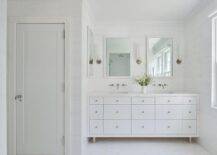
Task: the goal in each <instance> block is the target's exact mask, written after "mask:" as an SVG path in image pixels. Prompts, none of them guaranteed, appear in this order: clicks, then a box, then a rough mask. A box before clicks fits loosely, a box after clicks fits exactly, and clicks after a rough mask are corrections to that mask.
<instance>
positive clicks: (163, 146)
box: [86, 139, 210, 155]
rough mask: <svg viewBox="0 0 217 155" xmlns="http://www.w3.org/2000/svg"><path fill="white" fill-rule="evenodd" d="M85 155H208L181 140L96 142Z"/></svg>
mask: <svg viewBox="0 0 217 155" xmlns="http://www.w3.org/2000/svg"><path fill="white" fill-rule="evenodd" d="M86 151H87V153H86V155H210V154H209V153H208V152H207V151H206V150H205V149H204V148H203V147H201V146H200V145H199V144H197V143H191V144H190V143H188V141H187V140H183V139H181V140H180V139H146V140H144V139H138V140H129V139H128V140H126V139H125V140H123V139H121V140H114V139H112V140H111V139H110V140H98V141H97V142H96V143H89V144H88V146H87V150H86Z"/></svg>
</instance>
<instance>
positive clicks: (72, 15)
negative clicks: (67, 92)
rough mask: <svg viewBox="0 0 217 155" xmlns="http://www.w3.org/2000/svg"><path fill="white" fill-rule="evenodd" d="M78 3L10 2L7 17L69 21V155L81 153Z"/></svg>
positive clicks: (78, 0)
mask: <svg viewBox="0 0 217 155" xmlns="http://www.w3.org/2000/svg"><path fill="white" fill-rule="evenodd" d="M81 3H82V1H80V0H61V1H59V0H57V1H56V0H52V1H49V0H48V1H47V0H46V1H44V0H37V1H35V0H29V1H25V0H24V1H23V0H19V1H18V0H9V3H8V17H15V16H16V17H50V18H53V17H67V18H69V19H70V20H71V23H70V24H71V27H70V30H71V32H70V34H71V36H70V41H71V42H70V53H71V60H72V63H71V66H70V67H71V75H70V76H71V81H72V82H71V83H72V85H71V90H72V94H71V109H70V110H71V117H70V119H71V135H70V139H71V145H70V150H71V154H72V155H74V154H77V155H79V154H80V151H81V145H80V144H81V143H80V142H81V112H80V111H81V7H82V6H81ZM9 39H12V38H9ZM9 150H10V149H9ZM70 150H68V151H70ZM10 151H11V150H10Z"/></svg>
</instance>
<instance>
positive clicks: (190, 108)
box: [182, 105, 197, 119]
mask: <svg viewBox="0 0 217 155" xmlns="http://www.w3.org/2000/svg"><path fill="white" fill-rule="evenodd" d="M196 111H197V108H196V105H183V111H182V118H183V119H196V118H197V116H196V115H197V114H196V113H197V112H196Z"/></svg>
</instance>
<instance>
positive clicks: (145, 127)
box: [132, 120, 155, 135]
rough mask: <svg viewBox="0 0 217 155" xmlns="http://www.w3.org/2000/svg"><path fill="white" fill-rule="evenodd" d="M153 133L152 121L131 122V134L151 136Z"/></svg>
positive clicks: (153, 123) (153, 122) (153, 124)
mask: <svg viewBox="0 0 217 155" xmlns="http://www.w3.org/2000/svg"><path fill="white" fill-rule="evenodd" d="M154 132H155V121H154V120H133V121H132V134H133V135H142V134H153V133H154Z"/></svg>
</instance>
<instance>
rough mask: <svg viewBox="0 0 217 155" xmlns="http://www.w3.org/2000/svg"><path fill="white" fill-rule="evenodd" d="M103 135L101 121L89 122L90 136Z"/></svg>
mask: <svg viewBox="0 0 217 155" xmlns="http://www.w3.org/2000/svg"><path fill="white" fill-rule="evenodd" d="M94 135H103V121H102V120H91V121H90V136H94Z"/></svg>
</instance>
